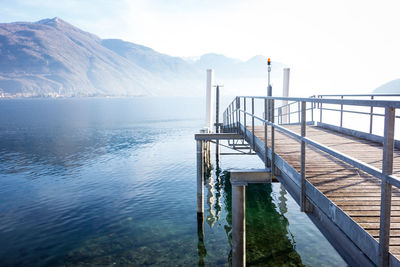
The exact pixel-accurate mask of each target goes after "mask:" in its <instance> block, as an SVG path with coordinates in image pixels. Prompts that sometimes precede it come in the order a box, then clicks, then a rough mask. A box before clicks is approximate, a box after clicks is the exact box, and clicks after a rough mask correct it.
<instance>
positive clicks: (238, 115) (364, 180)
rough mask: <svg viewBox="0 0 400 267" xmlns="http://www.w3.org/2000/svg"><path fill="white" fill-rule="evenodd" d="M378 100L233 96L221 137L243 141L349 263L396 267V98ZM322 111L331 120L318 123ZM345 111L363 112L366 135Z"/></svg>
mask: <svg viewBox="0 0 400 267" xmlns="http://www.w3.org/2000/svg"><path fill="white" fill-rule="evenodd" d="M356 97H357V98H363V97H367V98H369V99H367V100H366V99H355V98H356ZM374 97H375V99H374ZM378 97H382V95H380V96H378V95H358V96H355V95H353V96H339V97H338V96H331V97H329V96H318V97H311V98H282V97H236V98H235V99H234V101H232V103H231V104H230V105H229V106H228V108H227V109H226V111H225V112H224V116H223V119H224V123H223V134H225V137H227V136H228V135H227V134H228V133H231V134H236V135H235V136H234V137H235V138H239V137H238V136H237V135H239V136H241V137H242V138H243V139H245V140H246V141H247V143H248V144H249V145H250V147H251V148H252V149H253V150H254V151H255V152H256V153H257V154H258V156H259V157H260V158H261V160H263V161H264V163H265V167H266V170H267V169H268V170H270V171H271V176H272V178H277V179H278V180H279V182H281V183H282V184H283V185H284V186H285V188H286V190H287V191H288V192H289V193H290V194H291V195H292V197H293V198H294V199H295V200H296V201H297V202H298V203H299V205H300V207H301V210H302V211H304V212H306V213H307V215H308V216H309V217H310V218H311V220H312V221H313V222H314V224H315V225H316V226H317V227H318V228H319V229H320V231H321V232H322V233H323V234H324V235H325V236H326V237H327V239H328V240H329V241H330V242H331V244H332V245H333V246H334V247H335V248H336V249H337V250H338V252H339V253H340V254H341V255H342V257H343V258H344V259H345V260H346V261H347V262H348V263H349V264H350V265H351V266H400V189H399V187H400V180H399V179H398V178H397V177H396V176H398V175H399V173H400V143H399V142H397V141H395V140H394V124H395V121H396V118H398V117H397V116H396V115H395V110H396V109H398V108H400V101H391V100H376V98H378ZM386 97H390V95H386ZM349 98H351V99H349ZM282 101H288V102H289V104H287V106H282V104H281V103H282ZM283 103H284V102H283ZM366 109H368V111H365V110H366ZM282 110H287V112H286V113H282ZM378 110H381V112H378ZM327 111H330V112H337V114H338V116H339V123H338V125H333V124H329V123H326V122H324V121H323V118H324V116H326V115H323V114H324V113H323V112H327ZM346 113H353V114H357V115H359V116H367V117H369V123H370V125H369V132H362V131H360V130H355V129H346V128H344V127H343V114H346ZM317 117H318V121H317V120H316V118H317ZM376 117H383V118H384V124H382V125H381V126H378V125H377V123H375V124H374V119H375V118H376ZM282 122H285V124H283V123H282ZM374 127H382V128H383V129H384V135H383V136H379V135H374V134H372V132H373V128H374ZM197 140H205V139H204V138H200V136H199V138H198V139H197ZM392 187H393V188H392ZM239 265H240V264H239Z"/></svg>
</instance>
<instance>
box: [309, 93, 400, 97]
mask: <svg viewBox="0 0 400 267" xmlns="http://www.w3.org/2000/svg"><path fill="white" fill-rule="evenodd" d="M338 96H348V97H358V96H359V97H364V96H400V94H385V93H383V94H344V95H317V97H338Z"/></svg>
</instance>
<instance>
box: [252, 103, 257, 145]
mask: <svg viewBox="0 0 400 267" xmlns="http://www.w3.org/2000/svg"><path fill="white" fill-rule="evenodd" d="M251 134H252V135H253V136H252V143H253V150H254V151H256V143H255V141H256V137H255V133H254V97H252V98H251Z"/></svg>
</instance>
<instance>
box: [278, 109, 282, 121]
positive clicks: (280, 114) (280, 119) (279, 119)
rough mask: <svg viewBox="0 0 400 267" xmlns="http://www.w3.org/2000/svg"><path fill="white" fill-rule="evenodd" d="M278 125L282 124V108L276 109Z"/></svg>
mask: <svg viewBox="0 0 400 267" xmlns="http://www.w3.org/2000/svg"><path fill="white" fill-rule="evenodd" d="M278 124H282V107H279V109H278Z"/></svg>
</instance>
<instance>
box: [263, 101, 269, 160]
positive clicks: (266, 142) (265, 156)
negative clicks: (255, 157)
mask: <svg viewBox="0 0 400 267" xmlns="http://www.w3.org/2000/svg"><path fill="white" fill-rule="evenodd" d="M264 120H265V122H264V150H265V155H264V164H265V167H268V165H269V164H268V123H267V121H268V100H267V99H266V98H265V99H264Z"/></svg>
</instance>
